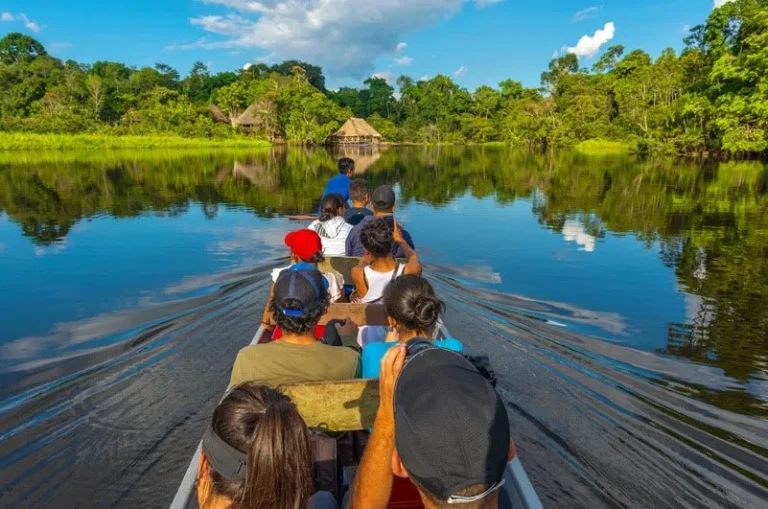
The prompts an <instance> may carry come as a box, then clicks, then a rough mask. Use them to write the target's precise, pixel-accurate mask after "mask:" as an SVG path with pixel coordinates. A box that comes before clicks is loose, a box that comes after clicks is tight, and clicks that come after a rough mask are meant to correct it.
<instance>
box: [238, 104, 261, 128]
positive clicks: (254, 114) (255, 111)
mask: <svg viewBox="0 0 768 509" xmlns="http://www.w3.org/2000/svg"><path fill="white" fill-rule="evenodd" d="M259 118H260V115H259V107H258V106H257V105H256V104H251V105H250V106H248V108H246V110H245V111H244V112H243V114H242V115H240V116H239V117H237V119H236V120H235V125H239V126H242V127H244V128H246V129H251V128H254V127H256V126H258V125H259V124H260V123H261V122H260V120H259Z"/></svg>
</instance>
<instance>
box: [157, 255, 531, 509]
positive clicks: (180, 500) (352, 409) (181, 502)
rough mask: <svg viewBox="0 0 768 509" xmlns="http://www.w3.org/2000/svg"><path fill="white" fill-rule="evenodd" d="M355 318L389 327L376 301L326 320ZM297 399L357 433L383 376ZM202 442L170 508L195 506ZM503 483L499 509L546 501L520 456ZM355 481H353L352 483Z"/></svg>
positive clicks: (306, 388)
mask: <svg viewBox="0 0 768 509" xmlns="http://www.w3.org/2000/svg"><path fill="white" fill-rule="evenodd" d="M352 261H354V263H355V264H356V263H357V260H356V259H349V258H347V259H340V260H336V261H332V259H329V263H330V264H332V265H331V266H332V267H333V268H334V269H335V270H338V271H339V272H343V271H344V272H345V268H346V267H347V266H349V268H350V269H351V266H353V264H352ZM346 317H351V318H352V319H353V320H354V321H355V322H356V323H357V324H358V325H386V315H385V313H384V310H383V306H381V305H371V304H332V305H331V306H330V308H329V309H328V312H327V313H326V315H324V316H323V317H322V319H321V324H325V323H327V322H328V321H329V320H331V319H333V318H346ZM435 332H436V334H435V335H436V337H437V338H449V337H451V335H450V333H449V332H448V329H447V328H446V327H445V325H444V324H442V323H440V324H439V328H438V330H436V331H435ZM271 337H272V336H271V333H269V331H267V330H266V329H264V327H263V326H261V327H259V330H258V331H257V332H256V334H255V335H254V337H253V340H252V341H251V345H255V344H258V343H266V342H269V341H270V340H271ZM281 389H282V390H284V392H285V393H286V394H288V395H289V396H290V397H291V399H292V400H293V401H294V403H296V406H297V407H298V408H299V411H300V413H301V414H302V417H303V418H304V421H305V422H306V423H307V426H309V427H310V428H313V429H321V430H324V431H338V432H341V431H355V430H365V429H370V428H372V427H373V421H374V417H375V415H376V411H377V410H378V404H379V387H378V380H345V381H339V382H314V383H304V384H294V385H289V386H283V387H281ZM200 452H201V443H200V444H198V446H197V450H196V451H195V453H194V455H193V457H192V461H191V462H190V464H189V466H188V467H187V471H186V473H185V474H184V478H183V479H182V481H181V484H180V485H179V488H178V490H177V492H176V495H175V496H174V498H173V501H172V502H171V505H170V509H195V508H197V507H198V505H197V496H196V493H195V480H196V477H197V469H198V463H199V461H200ZM504 479H505V483H504V487H503V488H502V490H501V491H500V494H501V496H502V497H504V498H505V501H506V504H500V507H509V508H513V509H540V508H541V507H542V505H541V501H540V500H539V497H538V495H537V493H536V491H535V490H534V488H533V486H532V485H531V482H530V480H529V479H528V475H527V473H526V472H525V469H524V468H523V464H522V462H521V461H520V458H519V457H518V456H515V457H514V458H513V459H512V460H511V461H510V462H509V464H508V465H507V470H506V472H505V478H504ZM350 484H351V483H350Z"/></svg>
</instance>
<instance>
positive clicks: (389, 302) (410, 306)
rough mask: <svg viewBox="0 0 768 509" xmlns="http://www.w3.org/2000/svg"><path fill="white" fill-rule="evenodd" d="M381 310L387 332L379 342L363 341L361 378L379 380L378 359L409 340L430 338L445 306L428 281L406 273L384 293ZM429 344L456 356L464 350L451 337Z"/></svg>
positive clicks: (379, 362)
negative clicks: (454, 353) (384, 312)
mask: <svg viewBox="0 0 768 509" xmlns="http://www.w3.org/2000/svg"><path fill="white" fill-rule="evenodd" d="M384 309H386V311H387V324H388V325H389V330H390V331H391V332H390V334H388V335H387V338H386V340H385V341H383V342H381V341H379V342H366V344H365V347H364V348H363V358H362V360H363V378H379V368H380V365H381V359H382V358H383V357H384V355H385V354H386V353H387V351H388V350H389V349H390V348H392V347H393V346H395V345H397V344H404V343H407V342H408V341H410V340H411V339H413V338H423V339H425V340H427V338H431V337H432V335H433V331H434V328H435V326H436V325H437V321H438V320H439V319H440V317H441V315H442V314H443V313H445V303H444V302H443V301H442V300H440V298H439V297H438V296H437V295H435V290H434V289H433V288H432V285H431V284H429V281H427V280H426V279H424V278H422V277H419V276H415V275H410V274H408V275H405V276H401V277H399V278H397V279H395V280H394V281H392V283H390V285H389V286H388V287H387V289H386V290H384ZM432 344H433V345H434V346H436V347H438V348H445V349H448V350H452V351H454V352H458V353H462V352H463V351H464V345H463V344H461V342H460V341H459V340H457V339H454V338H446V339H437V340H434V341H433V342H432Z"/></svg>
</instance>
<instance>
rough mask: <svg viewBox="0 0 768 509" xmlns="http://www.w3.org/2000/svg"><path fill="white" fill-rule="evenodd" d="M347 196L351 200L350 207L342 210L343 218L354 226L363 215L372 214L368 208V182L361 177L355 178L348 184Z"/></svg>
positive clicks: (369, 197)
mask: <svg viewBox="0 0 768 509" xmlns="http://www.w3.org/2000/svg"><path fill="white" fill-rule="evenodd" d="M349 198H350V199H351V200H352V207H350V208H348V209H347V211H346V212H344V220H345V221H346V222H347V223H349V224H351V225H352V226H356V225H357V224H358V223H360V221H362V220H363V218H364V217H367V216H372V215H373V211H372V210H371V209H369V208H368V203H369V202H370V201H371V196H370V194H368V182H366V181H365V180H363V179H355V180H353V181H352V182H351V183H350V184H349Z"/></svg>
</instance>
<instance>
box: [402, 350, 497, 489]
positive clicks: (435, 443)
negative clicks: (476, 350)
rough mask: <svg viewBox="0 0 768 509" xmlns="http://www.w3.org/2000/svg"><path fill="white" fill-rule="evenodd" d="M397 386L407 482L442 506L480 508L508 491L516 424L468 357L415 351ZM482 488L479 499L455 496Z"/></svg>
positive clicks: (432, 351) (449, 353) (412, 352)
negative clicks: (479, 504) (512, 429)
mask: <svg viewBox="0 0 768 509" xmlns="http://www.w3.org/2000/svg"><path fill="white" fill-rule="evenodd" d="M408 351H409V353H408V357H407V358H406V362H405V366H404V367H403V370H402V372H401V373H400V376H399V377H398V379H397V384H396V386H395V447H396V449H397V452H398V454H399V455H400V460H401V461H402V463H403V466H404V467H405V470H406V471H407V472H408V475H409V476H410V477H411V478H412V479H413V480H414V481H415V482H416V483H417V484H418V485H419V486H420V487H422V488H423V489H425V490H426V491H427V492H429V494H431V495H432V496H433V497H435V498H436V499H438V500H441V501H448V502H454V503H467V502H473V501H476V500H480V499H482V498H484V497H486V496H488V495H490V494H491V493H493V492H494V491H496V490H497V489H499V488H500V487H501V486H502V484H503V478H504V470H505V469H506V467H507V457H508V453H509V444H510V435H509V418H508V416H507V410H506V408H505V406H504V403H503V402H502V401H501V398H500V397H499V395H498V394H497V393H496V391H495V390H494V389H493V387H491V384H489V383H488V381H487V380H486V379H485V378H484V377H483V375H481V374H480V372H479V371H477V369H475V367H474V366H473V365H472V364H471V363H470V362H469V361H468V360H466V359H465V358H464V357H463V356H461V355H460V354H458V353H456V352H452V351H450V350H444V349H441V348H435V347H432V346H430V347H428V348H410V347H409V349H408ZM477 484H486V485H488V486H489V489H488V490H487V491H486V492H484V493H481V494H479V495H477V496H474V497H460V496H456V495H454V494H455V493H457V492H459V491H461V490H464V489H467V488H469V487H471V486H474V485H477Z"/></svg>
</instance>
